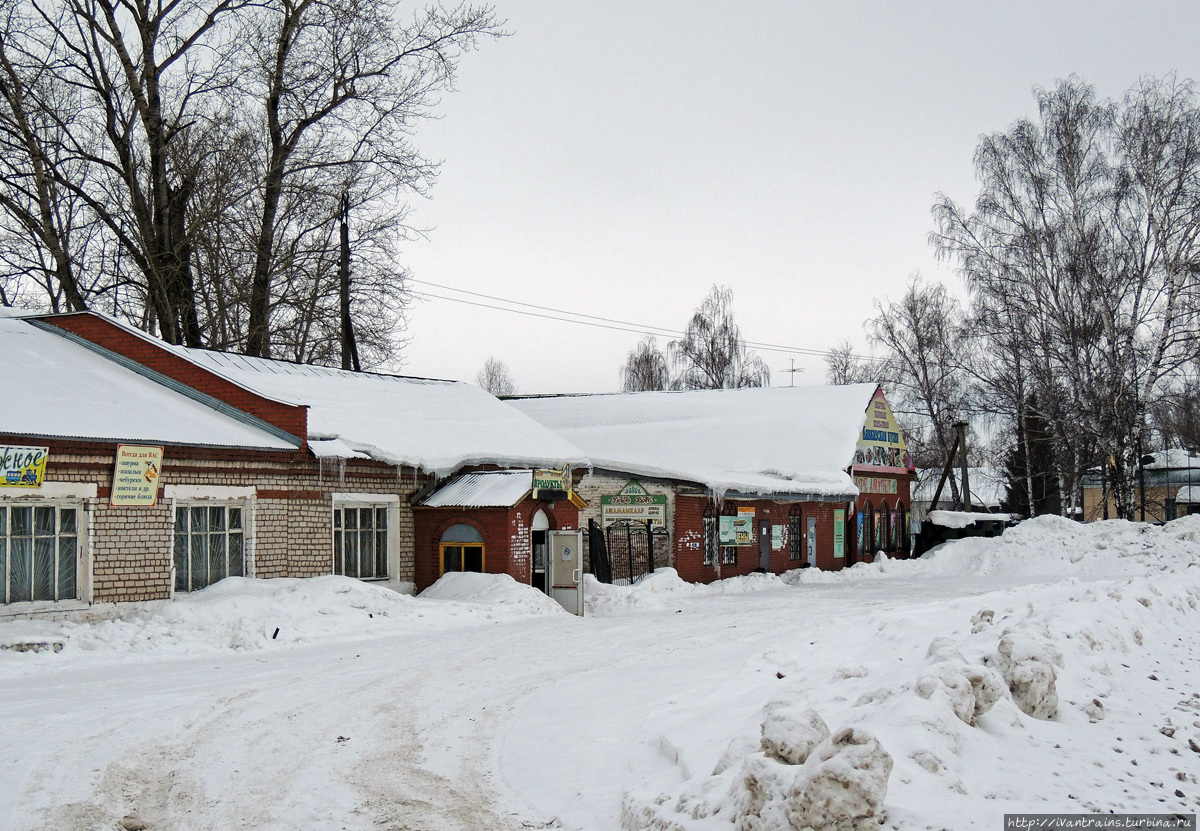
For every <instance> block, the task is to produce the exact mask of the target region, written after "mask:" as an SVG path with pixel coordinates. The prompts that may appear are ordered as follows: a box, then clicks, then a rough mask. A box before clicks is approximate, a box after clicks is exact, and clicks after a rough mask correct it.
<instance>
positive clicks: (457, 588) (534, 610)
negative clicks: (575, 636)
mask: <svg viewBox="0 0 1200 831" xmlns="http://www.w3.org/2000/svg"><path fill="white" fill-rule="evenodd" d="M420 599H422V600H450V601H455V602H458V603H479V604H485V605H488V606H499V607H502V608H509V609H518V610H520V611H521V612H524V613H526V614H531V615H552V614H559V613H562V614H566V610H565V609H563V607H562V606H560V605H559V604H558V602H557V601H555V600H553V599H551V598H550V597H549V596H548V595H546V594H543V593H542V592H540V591H538V590H537V589H535V588H534V587H533V586H528V585H526V584H524V583H518V582H517V581H516V580H514V579H513V578H512V577H511V576H510V575H508V574H476V573H474V572H450V573H448V574H443V575H442V576H441V578H440V579H439V580H438V581H437V582H436V583H434V584H433V585H432V586H430V587H429V588H427V589H426V590H425V591H423V592H421V594H420Z"/></svg>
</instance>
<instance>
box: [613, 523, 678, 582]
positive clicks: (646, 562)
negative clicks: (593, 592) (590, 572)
mask: <svg viewBox="0 0 1200 831" xmlns="http://www.w3.org/2000/svg"><path fill="white" fill-rule="evenodd" d="M603 539H604V543H605V549H606V554H607V555H608V556H607V563H606V565H608V566H609V567H610V569H611V572H610V575H609V578H610V579H609V580H608V581H605V582H611V583H617V584H619V585H626V586H627V585H630V584H631V583H636V582H637V581H638V580H640V579H641V578H643V577H645V576H646V575H647V574H649V573H651V572H652V571H654V569H655V568H657V567H658V566H660V565H666V564H667V562H668V561H669V556H670V555H669V550H668V546H669V545H670V541H671V537H670V535H669V534H668V533H667V531H666V529H665V528H653V527H652V526H651V523H650V522H649V521H646V522H641V521H638V520H621V521H619V522H614V523H613V524H612V525H610V526H608V527H607V528H605V529H604V537H603ZM596 578H597V579H602V578H601V575H599V574H597V575H596Z"/></svg>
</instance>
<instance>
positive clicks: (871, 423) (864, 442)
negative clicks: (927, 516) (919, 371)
mask: <svg viewBox="0 0 1200 831" xmlns="http://www.w3.org/2000/svg"><path fill="white" fill-rule="evenodd" d="M854 466H855V467H857V468H862V469H864V470H878V471H887V472H890V473H905V472H907V471H908V470H909V468H910V466H911V459H910V458H909V455H908V445H907V444H905V442H904V434H903V433H901V432H900V425H899V423H897V421H896V416H895V415H894V414H893V413H892V408H891V407H890V406H888V403H887V399H886V398H885V397H884V395H883V390H876V392H875V397H874V398H873V399H872V400H871V405H870V406H869V407H867V418H866V422H865V423H864V424H863V428H862V433H861V435H860V436H859V439H858V444H857V445H856V446H855V450H854ZM892 493H895V491H892Z"/></svg>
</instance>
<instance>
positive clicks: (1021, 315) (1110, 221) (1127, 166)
mask: <svg viewBox="0 0 1200 831" xmlns="http://www.w3.org/2000/svg"><path fill="white" fill-rule="evenodd" d="M1035 95H1036V97H1037V101H1038V107H1039V119H1038V120H1037V121H1036V122H1035V121H1031V120H1027V119H1022V120H1021V121H1018V122H1017V123H1016V124H1015V125H1014V126H1013V127H1012V128H1010V129H1009V130H1008V131H1006V132H1004V133H996V134H993V135H988V136H985V137H984V138H983V139H982V141H981V143H980V146H979V149H978V151H977V152H976V157H975V165H976V172H977V176H978V178H979V180H980V183H981V192H980V195H979V197H978V199H977V200H976V204H975V209H974V211H972V212H967V211H965V210H964V209H962V208H960V207H959V206H957V205H956V204H954V203H953V202H952V201H951V200H949V199H948V198H946V197H944V196H941V197H939V198H938V200H937V203H936V204H935V206H934V215H935V218H936V220H937V225H938V230H937V231H936V232H935V233H934V234H933V235H932V240H933V242H934V244H935V245H936V246H937V247H938V250H939V252H940V253H941V254H942V255H943V256H946V257H952V258H954V259H955V260H956V261H957V262H958V265H959V268H960V271H961V273H962V274H963V276H964V277H965V279H966V280H967V283H968V285H969V286H970V287H971V289H972V291H973V294H974V297H975V298H976V300H977V302H979V303H980V305H982V306H984V307H985V308H987V309H988V312H987V313H988V315H989V316H990V319H989V321H988V323H989V327H990V328H991V330H992V331H991V333H990V337H989V340H990V341H991V342H992V343H993V344H998V345H999V346H1000V350H999V351H1000V352H1002V353H1004V352H1007V353H1008V354H1009V355H1010V356H1011V357H1010V359H1008V360H1007V361H1006V363H1008V364H1009V369H1010V371H1011V372H1015V373H1017V375H1019V376H1021V377H1023V378H1025V379H1028V380H1029V382H1030V383H1029V385H1030V386H1031V387H1032V388H1031V389H1028V390H1025V391H1023V393H1022V394H1020V395H1017V394H1015V393H1016V388H1015V386H1013V389H1012V391H1011V392H1010V393H1009V394H1008V398H1009V400H1010V401H1012V402H1014V404H1015V403H1016V402H1023V401H1030V400H1036V401H1037V403H1038V406H1039V408H1040V409H1041V410H1042V412H1040V413H1039V414H1038V415H1039V416H1040V417H1043V418H1044V419H1045V420H1046V421H1048V423H1049V424H1050V425H1051V427H1052V429H1053V430H1054V431H1055V434H1056V439H1057V442H1058V444H1059V446H1058V448H1057V450H1056V454H1055V456H1056V458H1057V459H1058V460H1060V461H1059V464H1060V465H1064V466H1065V467H1064V468H1063V469H1064V470H1065V471H1067V472H1070V473H1071V475H1075V474H1077V473H1078V472H1079V471H1080V470H1081V469H1082V468H1084V467H1086V466H1087V465H1089V464H1090V463H1092V462H1093V461H1095V462H1100V463H1103V464H1104V465H1105V468H1106V470H1107V474H1108V476H1109V477H1110V480H1111V481H1112V482H1113V491H1114V498H1115V502H1116V506H1117V511H1118V514H1119V515H1120V516H1122V517H1126V518H1134V517H1133V513H1134V511H1133V508H1134V503H1135V498H1134V491H1135V487H1134V484H1135V483H1134V477H1135V475H1136V472H1137V469H1138V467H1139V459H1140V456H1141V454H1142V452H1143V450H1144V449H1145V442H1146V431H1147V417H1146V416H1147V409H1148V407H1149V406H1150V404H1151V403H1152V401H1153V400H1154V399H1155V398H1156V396H1158V395H1161V393H1162V391H1163V388H1164V384H1166V383H1167V382H1168V380H1169V379H1170V377H1171V376H1172V375H1173V374H1174V373H1175V372H1177V371H1178V369H1179V368H1180V367H1182V366H1183V365H1185V364H1186V362H1188V361H1191V360H1193V359H1194V357H1195V355H1196V352H1197V348H1198V338H1200V331H1198V330H1200V327H1198V326H1197V292H1196V281H1195V277H1194V274H1195V271H1196V269H1197V265H1196V264H1197V263H1200V109H1198V108H1197V104H1196V96H1195V93H1194V91H1193V89H1192V86H1191V84H1190V83H1181V82H1177V81H1175V80H1174V79H1171V78H1168V79H1166V80H1162V81H1155V80H1147V81H1144V82H1142V83H1140V84H1139V85H1138V86H1137V87H1135V88H1134V89H1132V90H1130V92H1129V93H1127V94H1126V96H1125V97H1124V99H1123V100H1122V101H1121V102H1111V101H1101V100H1098V99H1097V97H1096V94H1095V91H1094V89H1093V88H1092V87H1090V86H1089V85H1087V84H1084V83H1083V82H1082V81H1080V80H1079V79H1077V78H1070V79H1068V80H1066V81H1063V82H1060V83H1059V84H1058V85H1057V86H1056V87H1054V88H1053V89H1051V90H1041V89H1039V90H1036V91H1035ZM1019 356H1023V358H1022V362H1021V363H1020V364H1017V363H1016V361H1015V358H1017V357H1019ZM1010 385H1011V384H1010ZM1009 417H1010V418H1013V419H1014V420H1019V419H1020V418H1021V417H1022V416H1021V413H1020V412H1019V411H1018V412H1013V413H1010V414H1009ZM1068 460H1069V461H1068ZM1063 484H1064V487H1063V488H1062V489H1061V490H1062V492H1063V494H1064V495H1067V494H1071V495H1073V494H1074V492H1075V488H1074V487H1073V485H1072V483H1070V482H1067V481H1064V483H1063Z"/></svg>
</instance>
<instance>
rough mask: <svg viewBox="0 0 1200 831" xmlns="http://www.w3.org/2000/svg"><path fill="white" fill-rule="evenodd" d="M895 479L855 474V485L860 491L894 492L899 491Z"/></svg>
mask: <svg viewBox="0 0 1200 831" xmlns="http://www.w3.org/2000/svg"><path fill="white" fill-rule="evenodd" d="M897 484H898V483H897V481H896V480H895V479H880V478H877V477H875V476H855V477H854V487H856V488H858V492H859V493H883V494H894V493H896V491H897Z"/></svg>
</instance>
